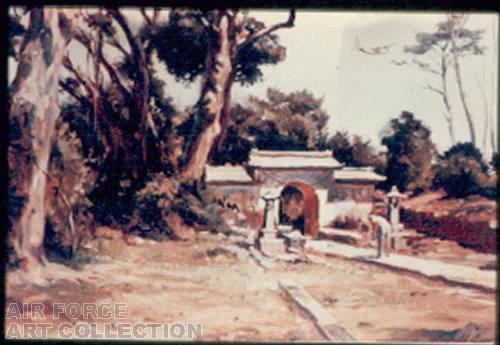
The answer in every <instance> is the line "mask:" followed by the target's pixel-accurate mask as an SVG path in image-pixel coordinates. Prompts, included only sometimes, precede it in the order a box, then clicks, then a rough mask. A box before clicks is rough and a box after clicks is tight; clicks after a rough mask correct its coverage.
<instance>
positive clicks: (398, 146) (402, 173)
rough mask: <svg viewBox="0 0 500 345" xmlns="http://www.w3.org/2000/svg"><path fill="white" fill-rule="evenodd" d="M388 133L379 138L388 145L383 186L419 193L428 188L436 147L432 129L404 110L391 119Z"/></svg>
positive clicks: (431, 177) (432, 176)
mask: <svg viewBox="0 0 500 345" xmlns="http://www.w3.org/2000/svg"><path fill="white" fill-rule="evenodd" d="M390 124H391V133H390V134H389V135H388V136H385V137H384V138H383V139H382V144H383V145H385V146H387V148H388V153H387V170H386V176H387V181H386V187H388V188H390V186H392V185H396V186H397V187H398V189H399V190H401V191H413V192H414V193H419V192H422V191H426V190H428V189H429V188H430V187H431V185H432V181H433V178H434V173H433V169H432V160H433V158H434V156H435V147H434V144H433V143H432V141H431V139H430V135H431V131H430V130H429V129H428V128H427V127H426V126H425V125H424V124H423V123H422V122H421V121H420V120H417V119H416V118H415V116H414V115H413V114H412V113H410V112H407V111H404V112H402V113H401V115H400V116H399V117H398V118H396V119H393V120H391V122H390Z"/></svg>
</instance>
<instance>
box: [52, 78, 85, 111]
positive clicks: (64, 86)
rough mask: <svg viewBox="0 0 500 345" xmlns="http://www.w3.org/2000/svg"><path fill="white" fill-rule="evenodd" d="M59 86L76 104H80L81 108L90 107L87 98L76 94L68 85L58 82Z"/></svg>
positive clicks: (64, 82) (62, 81)
mask: <svg viewBox="0 0 500 345" xmlns="http://www.w3.org/2000/svg"><path fill="white" fill-rule="evenodd" d="M59 86H60V87H61V88H62V89H63V90H64V91H66V92H67V93H68V94H69V95H70V96H73V98H75V99H76V100H77V101H78V102H80V103H81V104H82V105H83V106H86V105H88V106H92V104H91V103H90V101H89V100H88V98H85V97H84V96H82V95H80V94H78V93H77V92H76V90H75V89H74V88H73V87H71V86H70V84H69V83H68V82H66V81H64V80H59Z"/></svg>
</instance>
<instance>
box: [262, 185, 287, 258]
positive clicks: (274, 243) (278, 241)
mask: <svg viewBox="0 0 500 345" xmlns="http://www.w3.org/2000/svg"><path fill="white" fill-rule="evenodd" d="M262 199H263V200H264V202H265V207H264V219H265V224H264V228H263V229H262V237H261V238H260V239H259V248H260V250H261V251H262V252H263V253H264V254H265V255H267V256H274V255H279V254H284V253H285V251H286V248H285V241H284V239H282V238H277V229H276V212H275V211H276V209H277V207H276V201H277V200H278V197H277V196H275V195H272V194H270V193H269V194H267V195H264V196H262Z"/></svg>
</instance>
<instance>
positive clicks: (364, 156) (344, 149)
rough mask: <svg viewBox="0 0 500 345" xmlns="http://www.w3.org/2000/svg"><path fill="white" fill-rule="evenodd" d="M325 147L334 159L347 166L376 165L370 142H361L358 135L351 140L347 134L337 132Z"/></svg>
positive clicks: (361, 139)
mask: <svg viewBox="0 0 500 345" xmlns="http://www.w3.org/2000/svg"><path fill="white" fill-rule="evenodd" d="M327 147H328V148H329V149H330V150H332V151H333V156H334V157H335V159H337V160H338V161H339V162H342V163H344V164H345V165H347V166H352V167H362V166H374V165H376V163H377V162H376V156H375V155H374V150H373V148H372V147H371V145H370V140H363V138H362V137H361V136H359V135H353V136H352V139H351V138H350V136H349V134H348V133H347V132H345V131H344V132H341V131H337V132H336V133H335V134H334V135H333V136H332V137H331V138H329V139H328V141H327Z"/></svg>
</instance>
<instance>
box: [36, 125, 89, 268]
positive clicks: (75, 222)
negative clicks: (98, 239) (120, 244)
mask: <svg viewBox="0 0 500 345" xmlns="http://www.w3.org/2000/svg"><path fill="white" fill-rule="evenodd" d="M91 164H92V161H91V160H90V159H88V158H85V157H84V156H83V154H82V143H81V141H80V139H79V138H78V137H77V136H76V133H74V132H71V131H70V130H69V125H68V124H67V123H64V122H60V123H59V124H58V127H57V135H56V141H55V145H54V147H53V149H52V153H51V159H50V164H49V170H48V176H47V178H48V180H47V182H48V187H47V195H46V199H47V200H48V201H49V202H47V209H46V215H47V225H46V236H45V241H44V246H45V249H46V252H47V254H48V255H49V257H51V258H62V259H69V258H72V257H74V255H75V254H76V251H77V250H78V249H79V248H80V244H81V243H82V242H83V241H84V240H85V239H89V238H91V237H92V232H93V231H92V229H93V227H94V218H93V216H92V213H91V208H92V203H91V202H90V200H89V198H88V196H89V195H90V194H91V192H92V190H93V188H94V185H95V177H96V174H95V171H94V170H93V169H92V168H91Z"/></svg>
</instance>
